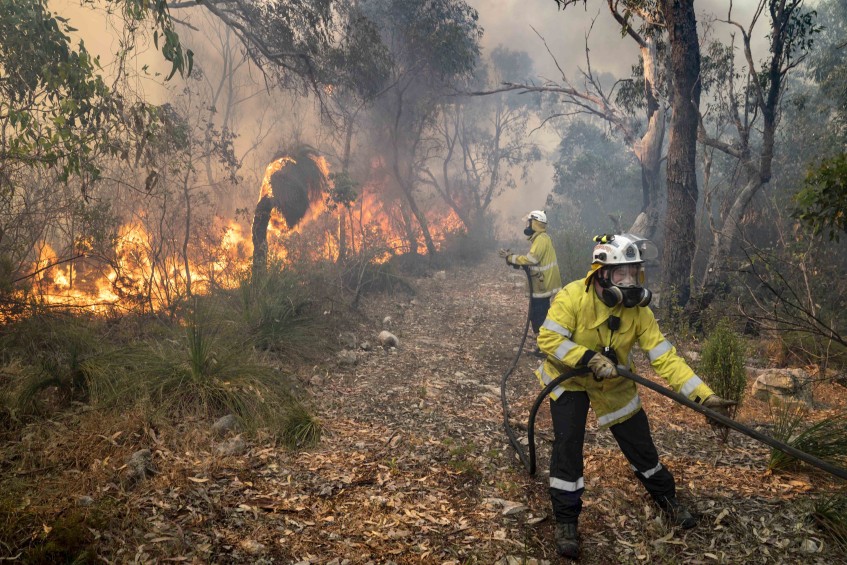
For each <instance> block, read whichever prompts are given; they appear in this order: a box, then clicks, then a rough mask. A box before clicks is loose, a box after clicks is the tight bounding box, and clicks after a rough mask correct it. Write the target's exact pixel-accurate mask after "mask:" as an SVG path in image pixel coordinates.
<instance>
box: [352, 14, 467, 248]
mask: <svg viewBox="0 0 847 565" xmlns="http://www.w3.org/2000/svg"><path fill="white" fill-rule="evenodd" d="M360 6H361V8H362V12H363V14H364V15H365V16H366V17H368V18H369V19H370V20H371V21H373V22H374V23H375V24H376V26H377V28H378V29H379V30H380V34H381V38H382V42H383V44H384V45H385V46H386V48H387V49H388V56H389V66H388V79H387V83H388V87H387V88H386V89H385V91H384V92H383V93H382V94H381V95H380V96H379V97H378V98H377V99H376V101H375V104H374V108H373V111H374V112H373V113H374V116H375V117H376V119H377V123H378V126H377V127H378V128H379V134H380V135H381V136H383V147H384V149H385V151H386V154H385V159H386V161H387V164H388V168H389V169H390V170H391V174H392V176H393V180H394V182H396V183H397V185H398V187H399V189H400V192H401V193H402V195H403V198H404V200H405V203H406V206H403V207H402V208H401V212H402V213H403V218H404V222H405V228H406V239H407V241H408V243H409V248H410V251H411V252H412V253H417V248H418V243H417V237H416V235H415V232H416V231H417V229H419V230H420V233H421V234H422V236H423V238H424V242H425V245H426V248H427V252H428V253H429V255H430V256H433V255H434V254H435V252H436V249H435V243H434V242H433V239H432V235H431V234H430V230H429V225H428V221H427V218H426V216H425V214H424V211H423V210H422V209H421V207H420V205H419V203H418V193H419V191H420V181H419V178H420V176H421V172H422V170H423V167H424V164H425V162H426V160H427V159H428V157H429V153H428V152H429V151H430V150H435V149H437V147H435V146H434V144H433V143H432V140H431V139H430V137H429V136H430V134H431V132H432V131H433V128H434V126H435V121H436V118H437V117H438V115H439V102H440V101H441V100H442V99H443V97H444V95H445V94H446V93H447V92H448V91H449V90H450V88H451V86H452V85H453V83H454V81H457V80H459V79H461V78H463V77H466V76H468V75H469V74H470V73H471V72H472V71H473V69H474V67H475V66H476V64H477V60H478V57H479V43H478V42H479V39H480V37H481V36H482V29H481V28H480V26H479V24H478V21H477V20H478V15H477V12H476V11H475V10H474V9H473V8H471V7H470V6H469V5H468V4H466V3H465V2H464V1H463V0H427V1H425V2H407V1H405V0H365V1H363V2H361V3H360ZM415 224H417V228H416V226H415Z"/></svg>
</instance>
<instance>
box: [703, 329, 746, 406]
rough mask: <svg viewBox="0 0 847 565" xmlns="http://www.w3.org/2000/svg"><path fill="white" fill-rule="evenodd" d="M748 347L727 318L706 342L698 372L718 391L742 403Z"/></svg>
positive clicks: (723, 395)
mask: <svg viewBox="0 0 847 565" xmlns="http://www.w3.org/2000/svg"><path fill="white" fill-rule="evenodd" d="M745 356H746V347H745V346H744V342H743V341H742V340H741V337H740V336H739V335H738V334H737V333H735V331H733V329H732V327H731V326H730V324H729V321H728V320H726V319H725V318H724V319H722V320H721V321H719V322H718V324H717V326H716V327H715V329H714V330H712V332H711V334H710V335H709V337H708V338H707V339H706V342H705V344H704V345H703V350H702V356H701V360H700V365H699V367H698V369H699V370H698V373H699V374H700V376H702V377H703V379H704V380H705V381H706V383H707V384H708V385H709V387H710V388H711V389H712V390H714V391H715V394H717V395H718V396H721V397H723V398H726V399H727V400H734V401H736V402H738V403H739V404H741V401H742V400H743V397H744V390H745V388H746V386H747V372H746V371H745V369H744V362H745Z"/></svg>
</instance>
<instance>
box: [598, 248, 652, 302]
mask: <svg viewBox="0 0 847 565" xmlns="http://www.w3.org/2000/svg"><path fill="white" fill-rule="evenodd" d="M594 241H596V242H597V245H595V246H594V252H593V254H592V259H591V271H589V275H588V277H587V278H586V285H588V284H589V283H590V281H591V280H596V281H597V282H598V283H599V285H600V288H601V289H602V290H601V291H600V299H601V300H602V301H603V302H604V303H605V304H606V306H608V307H609V308H614V307H615V306H617V305H619V304H623V305H624V307H626V308H633V307H636V306H647V305H648V304H650V299H651V298H652V296H653V293H652V292H650V290H648V289H646V288H644V287H643V286H642V285H643V284H644V282H645V280H646V276H645V273H644V261H646V260H648V259H655V258H656V257H657V256H658V255H659V253H658V250H657V249H656V246H655V245H653V244H652V243H651V242H650V241H648V240H646V239H644V238H641V237H638V236H637V235H633V234H631V233H624V234H621V235H598V236H597V237H595V238H594ZM586 290H587V289H586Z"/></svg>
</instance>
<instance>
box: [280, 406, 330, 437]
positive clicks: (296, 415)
mask: <svg viewBox="0 0 847 565" xmlns="http://www.w3.org/2000/svg"><path fill="white" fill-rule="evenodd" d="M280 428H281V434H280V436H281V440H282V442H283V444H285V446H286V447H288V448H289V449H303V448H308V447H313V446H315V445H317V444H318V442H320V440H321V432H322V430H323V426H322V425H321V422H320V420H318V419H317V418H316V417H315V416H314V415H313V414H312V413H310V412H309V411H308V410H307V409H306V407H305V406H304V405H303V404H302V403H300V402H299V401H296V400H292V402H290V403H289V404H288V406H287V410H286V412H285V414H284V415H283V418H282V423H281V426H280Z"/></svg>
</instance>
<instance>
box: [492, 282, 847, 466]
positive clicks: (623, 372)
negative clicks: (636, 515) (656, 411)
mask: <svg viewBox="0 0 847 565" xmlns="http://www.w3.org/2000/svg"><path fill="white" fill-rule="evenodd" d="M524 272H525V273H526V276H527V282H528V283H530V287H529V288H532V286H531V279H530V275H529V269H528V268H527V267H524ZM530 315H531V301H530V310H529V311H528V312H527V319H526V325H525V326H524V335H523V339H522V340H521V345H520V347H518V352H517V355H516V356H515V359H514V361H513V362H512V365H511V366H510V367H509V369H508V370H507V371H506V372H505V373H504V374H503V377H502V379H501V381H500V399H501V402H502V405H503V425H504V427H505V429H506V435H507V436H508V437H509V443H511V445H512V447H513V448H514V449H515V452H516V453H517V454H518V457H519V458H520V460H521V462H522V463H523V465H524V467H525V468H526V470H527V471H528V472H529V474H530V475H535V471H536V466H535V417H536V415H537V413H538V409H539V408H540V407H541V403H542V402H544V399H545V398H546V397H547V396H548V395H549V394H550V392H551V391H552V390H553V389H555V388H556V387H557V386H559V385H560V384H561V383H563V382H564V381H566V380H568V379H570V378H571V377H575V376H577V375H582V374H585V373H587V372H589V369H588V368H587V367H584V368H578V369H572V370H570V371H567V372H565V373H563V374H561V375H559V376H558V377H556V378H555V379H553V380H552V381H550V382H549V383H547V385H546V386H545V387H544V388H543V389H542V390H541V392H540V393H539V394H538V396H537V397H536V399H535V402H534V403H533V405H532V409H531V410H530V413H529V422H528V424H527V440H528V447H529V453H528V454H527V453H526V452H525V451H524V449H523V446H522V445H521V442H520V441H519V440H518V437H517V434H515V431H514V430H513V429H512V427H511V425H510V424H509V404H508V402H507V400H506V381H507V379H508V378H509V376H510V375H511V374H512V372H513V371H514V369H515V367H516V366H517V364H518V360H519V359H520V355H521V352H522V351H523V345H524V343H525V342H526V336H527V332H528V330H529V320H530ZM617 369H618V375H620V376H622V377H625V378H627V379H630V380H631V381H634V382H635V383H636V384H640V385H642V386H644V387H647V388H649V389H650V390H653V391H655V392H658V393H659V394H661V395H663V396H666V397H668V398H670V399H671V400H674V401H676V402H678V403H679V404H682V405H683V406H687V407H688V408H691V409H692V410H694V411H696V412H699V413H701V414H703V415H705V416H706V417H708V418H709V419H711V420H714V421H716V422H718V423H719V424H721V425H724V426H726V427H728V428H731V429H733V430H735V431H737V432H740V433H742V434H744V435H746V436H748V437H751V438H753V439H754V440H756V441H758V442H761V443H764V444H766V445H769V446H770V447H772V448H774V449H778V450H779V451H782V452H783V453H786V454H788V455H791V456H792V457H794V458H795V459H798V460H800V461H803V462H805V463H808V464H809V465H812V466H813V467H817V468H818V469H820V470H822V471H825V472H827V473H829V474H830V475H834V476H836V477H838V478H840V479H844V480H847V469H844V468H842V467H838V466H837V465H833V464H831V463H828V462H827V461H824V460H822V459H820V458H818V457H815V456H814V455H810V454H808V453H806V452H804V451H800V450H799V449H797V448H796V447H792V446H790V445H788V444H787V443H784V442H781V441H779V440H778V439H775V438H772V437H770V436H769V435H766V434H763V433H761V432H758V431H756V430H754V429H752V428H750V427H748V426H745V425H744V424H741V423H740V422H736V421H735V420H733V419H732V418H729V417H728V416H724V415H723V414H721V413H719V412H715V411H714V410H711V409H710V408H706V407H705V406H703V405H702V404H699V403H697V402H694V401H693V400H690V399H689V398H688V397H687V396H684V395H682V394H679V393H678V392H675V391H673V390H670V389H668V388H666V387H664V386H662V385H660V384H657V383H654V382H653V381H651V380H649V379H645V378H644V377H642V376H639V375H636V374H635V373H633V372H631V371H630V370H629V369H627V368H626V367H624V366H623V365H618V367H617Z"/></svg>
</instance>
